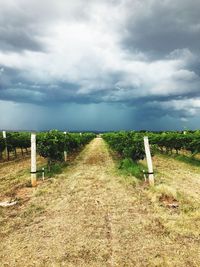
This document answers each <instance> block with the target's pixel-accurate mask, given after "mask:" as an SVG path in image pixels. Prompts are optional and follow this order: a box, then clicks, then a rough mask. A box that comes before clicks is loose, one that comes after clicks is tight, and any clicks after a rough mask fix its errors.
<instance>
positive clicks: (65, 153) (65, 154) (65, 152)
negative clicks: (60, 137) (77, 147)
mask: <svg viewBox="0 0 200 267" xmlns="http://www.w3.org/2000/svg"><path fill="white" fill-rule="evenodd" d="M66 133H67V132H64V134H65V136H66ZM65 139H66V138H65ZM64 161H65V162H66V161H67V151H64Z"/></svg>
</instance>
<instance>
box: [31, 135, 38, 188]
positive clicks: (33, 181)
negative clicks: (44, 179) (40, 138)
mask: <svg viewBox="0 0 200 267" xmlns="http://www.w3.org/2000/svg"><path fill="white" fill-rule="evenodd" d="M36 174H37V167H36V133H31V185H32V186H33V187H35V186H36V185H37V179H36Z"/></svg>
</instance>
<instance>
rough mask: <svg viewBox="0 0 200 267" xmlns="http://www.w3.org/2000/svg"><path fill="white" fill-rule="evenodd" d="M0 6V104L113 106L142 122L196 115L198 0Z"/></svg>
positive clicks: (199, 92) (199, 89) (199, 100)
mask: <svg viewBox="0 0 200 267" xmlns="http://www.w3.org/2000/svg"><path fill="white" fill-rule="evenodd" d="M0 6H1V9H0V101H1V100H2V101H12V102H13V103H21V104H22V103H28V104H34V105H35V104H36V105H37V106H38V105H40V106H45V107H48V108H50V107H52V109H54V108H55V106H59V105H64V104H65V103H67V104H70V103H71V104H74V103H75V104H74V105H75V106H78V107H79V110H81V108H80V105H89V104H95V105H98V109H97V110H100V108H99V107H100V106H101V105H102V107H103V106H104V104H105V105H115V108H113V109H111V110H113V111H110V112H111V114H110V115H111V117H112V112H113V116H114V113H115V112H116V110H117V107H120V108H121V106H123V110H126V109H127V113H126V112H125V111H123V118H125V117H126V116H125V115H124V114H126V115H127V121H129V122H131V119H132V118H133V117H134V118H135V120H136V121H140V122H141V123H140V124H138V125H140V126H141V127H144V126H145V123H144V124H142V121H146V125H147V120H148V121H154V120H158V122H155V123H154V124H153V125H154V126H155V127H160V126H159V125H160V124H162V122H163V118H165V119H166V118H167V121H168V122H169V123H171V124H172V125H174V121H176V120H177V121H178V120H180V118H181V119H182V120H185V119H187V118H190V119H191V116H194V115H195V114H197V113H198V112H199V110H200V60H199V55H200V19H199V14H200V3H199V1H197V0H194V1H189V0H177V1H172V0H163V1H161V0H144V1H139V0H136V1H131V0H118V1H98V0H95V1H88V2H87V4H86V3H85V2H84V1H81V0H75V1H73V2H72V1H71V2H66V1H63V0H61V1H53V0H44V1H42V2H41V1H39V0H35V1H33V0H30V1H25V0H10V1H3V0H0ZM71 104H70V105H71ZM44 110H45V109H44ZM84 110H85V109H84ZM107 110H109V109H107ZM84 112H86V111H84ZM44 117H45V116H44ZM119 123H120V122H119ZM126 125H128V123H127V124H126ZM130 125H133V124H132V123H130ZM127 127H128V126H127Z"/></svg>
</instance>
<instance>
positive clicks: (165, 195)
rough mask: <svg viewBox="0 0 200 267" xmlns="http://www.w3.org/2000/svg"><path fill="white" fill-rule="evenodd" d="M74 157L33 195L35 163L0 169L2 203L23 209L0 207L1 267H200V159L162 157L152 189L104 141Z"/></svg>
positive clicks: (156, 165)
mask: <svg viewBox="0 0 200 267" xmlns="http://www.w3.org/2000/svg"><path fill="white" fill-rule="evenodd" d="M137 142H138V140H137ZM133 149H134V147H133ZM181 149H182V148H181ZM125 152H126V153H128V154H130V151H127V150H126V151H125ZM125 152H124V153H125ZM172 152H173V151H172ZM73 154H74V156H72V157H71V158H70V157H69V158H68V162H67V164H65V165H64V166H63V167H62V173H60V174H54V175H53V176H52V177H47V178H46V179H45V181H44V182H42V181H41V180H39V183H38V186H37V187H35V188H33V187H30V173H29V172H30V158H29V157H25V158H20V159H19V160H13V161H10V162H1V163H0V190H1V191H0V192H1V195H0V201H5V200H8V199H10V198H13V199H16V200H17V201H18V202H17V204H16V205H14V206H12V207H6V208H1V207H0V237H1V242H0V259H1V261H0V266H9V267H12V266H17V267H18V266H20V267H21V266H41V267H43V266H44V267H45V266H47V267H51V266H52V267H54V266H67V267H68V266H69V267H71V266H89V267H90V266H91V267H93V266H94V267H98V266H99V267H100V266H101V267H103V266H116V267H122V266H127V267H129V266H138V267H139V266H180V267H182V266H191V267H192V266H200V253H199V247H200V230H199V229H200V195H199V192H200V179H199V177H200V166H198V164H197V163H198V155H197V156H196V160H194V161H191V162H189V160H188V162H187V161H186V160H185V161H183V160H180V158H178V156H177V155H176V153H175V152H173V155H170V154H166V153H160V151H158V152H156V153H155V155H154V157H153V165H154V169H155V185H154V186H152V187H150V186H149V185H148V183H147V182H145V181H144V179H143V177H139V178H138V177H134V176H133V173H132V174H131V171H130V170H129V168H125V167H124V168H122V167H120V166H121V165H120V164H121V162H122V161H123V159H122V158H121V155H119V153H118V152H116V151H115V150H114V149H113V148H111V146H109V145H108V143H106V141H105V140H104V139H103V138H101V137H95V138H94V139H93V140H92V141H88V143H87V144H86V145H85V146H84V147H82V148H81V149H80V150H79V151H78V152H76V153H73ZM135 155H136V154H134V155H133V156H134V157H135ZM137 155H139V156H138V157H141V159H139V158H138V159H137V160H138V164H139V166H144V168H145V165H146V160H145V159H142V158H143V157H142V156H141V155H142V152H141V151H138V150H137ZM37 161H38V163H39V166H43V165H45V164H47V159H44V158H43V157H41V156H39V155H38V156H37ZM124 166H125V165H124ZM130 169H131V168H130Z"/></svg>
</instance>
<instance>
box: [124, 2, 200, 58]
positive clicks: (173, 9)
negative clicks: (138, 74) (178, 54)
mask: <svg viewBox="0 0 200 267" xmlns="http://www.w3.org/2000/svg"><path fill="white" fill-rule="evenodd" d="M136 2H137V1H136ZM134 8H136V10H135V12H137V14H136V17H135V14H133V13H132V11H131V9H130V12H129V15H128V19H127V23H126V37H125V38H124V39H123V40H122V43H123V45H124V46H125V47H126V48H128V49H130V50H133V51H135V50H139V51H143V52H147V53H148V54H149V55H151V56H154V57H155V58H162V57H163V56H166V55H167V54H169V53H170V52H171V51H173V50H176V49H184V48H188V49H190V50H191V51H193V52H195V53H199V52H200V19H199V14H200V3H199V1H198V0H194V1H188V0H177V1H171V0H167V1H155V0H154V1H147V0H146V1H144V2H143V4H142V3H140V4H138V5H135V4H133V9H134ZM133 12H134V11H133Z"/></svg>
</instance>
